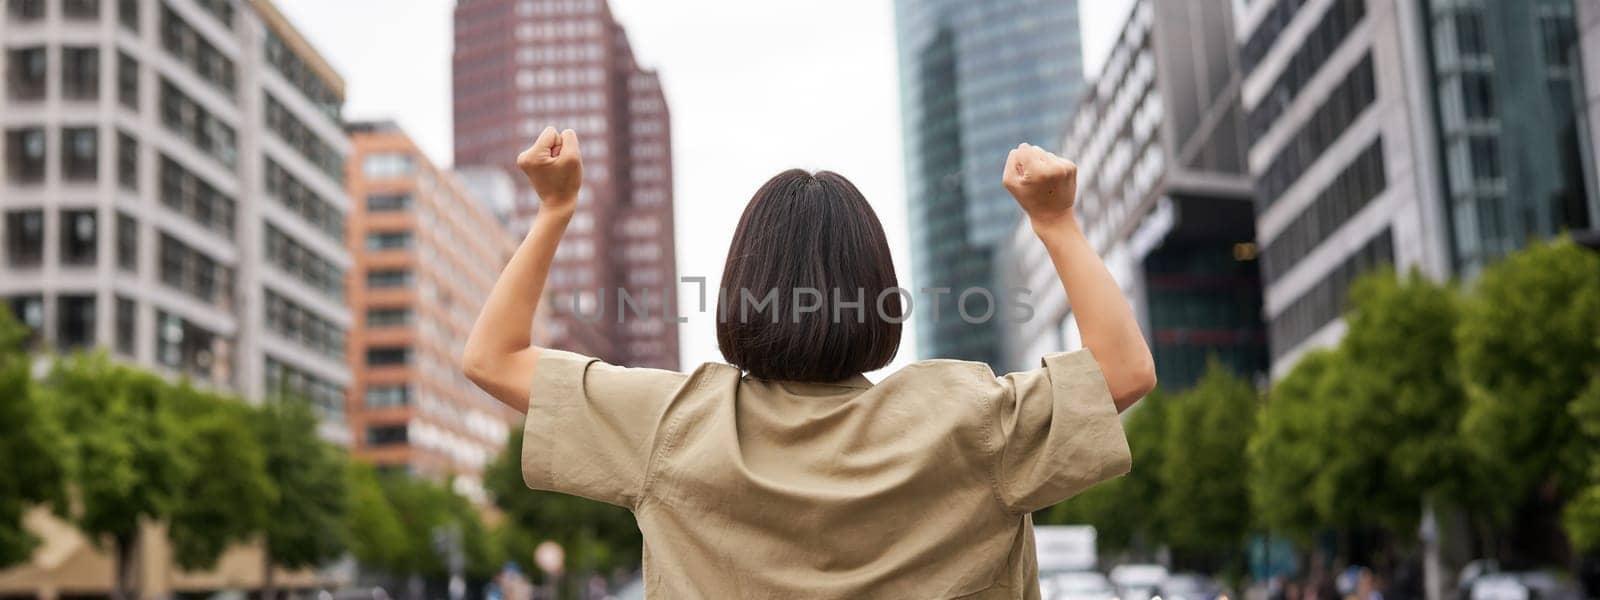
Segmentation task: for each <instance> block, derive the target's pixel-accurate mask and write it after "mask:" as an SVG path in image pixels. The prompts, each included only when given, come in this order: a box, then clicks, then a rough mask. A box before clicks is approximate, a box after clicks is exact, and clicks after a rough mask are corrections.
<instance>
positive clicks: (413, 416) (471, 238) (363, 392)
mask: <svg viewBox="0 0 1600 600" xmlns="http://www.w3.org/2000/svg"><path fill="white" fill-rule="evenodd" d="M349 131H350V137H351V142H352V144H353V145H354V148H353V151H352V153H351V155H350V160H349V161H347V166H346V175H345V177H346V179H347V181H348V184H349V190H350V197H351V211H350V227H349V236H348V237H349V248H350V253H351V256H352V257H353V258H354V259H355V260H354V265H353V266H352V268H351V277H350V286H349V287H350V305H351V308H352V309H353V311H354V313H355V314H354V315H352V321H353V323H352V324H351V327H350V353H349V354H350V361H349V362H350V371H351V373H352V374H353V375H354V381H353V383H352V385H351V394H350V406H349V414H350V426H351V432H352V437H353V439H354V442H353V443H352V444H351V448H352V449H353V450H355V452H356V455H357V456H360V457H361V458H363V459H365V460H368V461H370V462H372V463H374V464H376V465H378V467H379V468H380V469H398V470H402V471H406V472H410V473H413V474H416V475H420V476H424V477H430V478H433V479H437V480H445V479H450V480H451V483H452V484H453V485H454V486H455V489H456V492H457V493H460V494H462V495H464V496H466V497H468V498H472V499H475V500H477V501H479V502H484V501H487V497H486V496H485V495H484V493H483V485H482V481H483V477H482V476H483V468H484V465H486V464H487V463H488V462H489V461H490V460H492V459H493V458H494V457H495V456H496V455H497V454H498V453H499V452H500V448H501V446H503V445H504V443H505V437H506V431H507V430H509V429H510V428H511V427H514V426H515V425H516V423H517V420H518V419H517V417H518V415H517V413H516V412H515V411H513V410H511V409H509V408H507V407H505V406H504V405H502V404H501V403H500V402H499V401H497V400H495V399H494V398H491V397H489V395H487V394H485V393H483V392H482V391H479V390H478V388H477V386H474V385H472V383H471V382H469V381H467V379H466V377H465V376H464V375H463V374H462V373H463V372H462V369H461V353H462V351H463V350H464V349H465V344H466V339H467V334H468V332H470V331H471V329H472V325H473V321H475V320H476V319H477V317H478V312H479V311H480V310H482V309H483V301H484V299H486V298H487V297H488V296H489V289H490V288H491V287H493V286H494V280H495V277H497V276H498V275H499V272H500V267H501V266H503V265H505V263H506V260H507V259H508V258H509V257H510V256H511V252H512V250H514V249H515V247H516V245H515V243H514V242H513V241H512V237H511V234H510V232H508V231H506V229H505V228H504V227H503V226H502V225H501V223H500V221H499V218H498V217H497V216H495V215H494V214H493V213H492V212H491V211H490V210H489V209H488V208H487V207H485V206H483V205H482V204H480V203H479V202H478V201H476V200H474V199H473V198H471V197H469V196H468V194H467V193H466V191H465V190H466V188H465V187H464V186H462V185H461V184H460V183H459V182H457V181H456V178H455V177H454V175H453V174H451V173H449V172H447V171H443V170H441V169H439V168H437V167H435V166H434V165H433V163H432V161H430V160H428V157H427V156H426V155H424V154H423V153H422V151H421V150H419V149H418V148H417V146H416V144H415V143H413V142H412V141H411V138H410V137H409V136H407V135H406V134H405V132H404V131H401V130H400V129H399V127H397V126H396V125H395V124H393V123H390V122H364V123H353V124H351V125H350V126H349Z"/></svg>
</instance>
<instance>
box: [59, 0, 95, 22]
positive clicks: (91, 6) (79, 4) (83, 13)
mask: <svg viewBox="0 0 1600 600" xmlns="http://www.w3.org/2000/svg"><path fill="white" fill-rule="evenodd" d="M61 16H63V17H66V18H67V19H69V20H70V19H78V20H84V21H89V20H94V19H98V18H100V0H62V2H61Z"/></svg>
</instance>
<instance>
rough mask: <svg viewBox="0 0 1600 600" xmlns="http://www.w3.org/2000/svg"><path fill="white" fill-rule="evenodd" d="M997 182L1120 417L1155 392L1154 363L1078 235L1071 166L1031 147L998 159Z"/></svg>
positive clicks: (1128, 310)
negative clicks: (1001, 172)
mask: <svg viewBox="0 0 1600 600" xmlns="http://www.w3.org/2000/svg"><path fill="white" fill-rule="evenodd" d="M1003 181H1004V183H1005V186H1006V190H1007V191H1010V192H1011V195H1012V196H1013V197H1015V198H1016V199H1017V203H1018V204H1020V205H1022V210H1023V212H1024V213H1026V214H1027V215H1028V221H1029V223H1030V224H1032V225H1033V232H1034V234H1036V235H1038V236H1039V241H1041V242H1044V247H1045V249H1046V250H1047V251H1048V252H1049V253H1050V262H1052V263H1054V264H1055V267H1056V274H1057V275H1058V276H1060V277H1061V285H1062V287H1064V288H1065V289H1066V292H1067V301H1068V303H1070V305H1071V306H1072V314H1073V317H1074V318H1076V319H1077V320H1078V330H1079V331H1080V332H1081V333H1082V334H1083V345H1084V346H1085V347H1087V348H1089V351H1090V353H1092V354H1094V359H1095V362H1097V363H1099V364H1100V371H1101V372H1102V373H1104V374H1105V378H1106V386H1107V387H1109V388H1111V397H1112V398H1113V399H1114V400H1115V401H1116V404H1117V411H1118V412H1121V411H1123V410H1126V409H1127V408H1128V407H1129V406H1132V405H1133V403H1134V402H1138V401H1139V399H1140V398H1143V397H1144V395H1145V394H1148V393H1150V390H1151V389H1153V388H1155V386H1156V367H1155V361H1154V360H1153V359H1152V358H1151V357H1150V347H1149V346H1147V345H1146V344H1145V341H1144V334H1143V333H1140V332H1139V322H1138V321H1137V320H1135V319H1134V316H1133V308H1132V307H1130V306H1128V301H1127V299H1126V298H1124V297H1123V296H1122V290H1121V289H1120V288H1118V287H1117V282H1116V280H1114V279H1112V278H1111V272H1110V271H1108V270H1106V265H1105V263H1104V262H1102V261H1101V260H1100V256H1099V255H1097V254H1095V251H1094V248H1093V247H1091V246H1090V245H1089V240H1088V239H1087V238H1085V237H1084V235H1083V231H1082V230H1081V229H1079V228H1078V218H1077V215H1076V214H1075V213H1074V212H1073V210H1072V208H1073V204H1074V202H1076V200H1077V196H1078V166H1077V165H1075V164H1073V163H1072V161H1069V160H1067V159H1064V158H1061V157H1058V156H1056V155H1054V154H1051V153H1049V152H1046V151H1044V150H1043V149H1041V148H1039V147H1038V146H1030V145H1028V144H1022V145H1020V146H1017V149H1016V150H1012V151H1011V154H1010V155H1009V156H1007V157H1006V172H1005V177H1004V179H1003Z"/></svg>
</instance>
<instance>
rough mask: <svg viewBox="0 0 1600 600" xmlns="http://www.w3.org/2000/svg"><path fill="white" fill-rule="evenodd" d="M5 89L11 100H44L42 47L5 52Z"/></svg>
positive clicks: (43, 57) (46, 73) (43, 52)
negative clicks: (9, 92) (7, 90)
mask: <svg viewBox="0 0 1600 600" xmlns="http://www.w3.org/2000/svg"><path fill="white" fill-rule="evenodd" d="M6 64H7V65H8V67H7V69H6V88H8V89H10V90H11V99H12V100H41V99H43V98H44V89H45V78H46V77H48V76H49V75H48V72H47V71H46V70H45V50H44V46H34V47H32V48H17V49H14V50H10V51H7V52H6Z"/></svg>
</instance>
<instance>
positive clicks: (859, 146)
mask: <svg viewBox="0 0 1600 600" xmlns="http://www.w3.org/2000/svg"><path fill="white" fill-rule="evenodd" d="M1046 1H1049V0H1046ZM276 2H277V4H278V6H279V8H280V9H281V10H282V11H283V12H284V14H285V15H287V16H288V17H289V19H290V20H291V21H292V22H293V23H294V24H295V26H296V27H298V28H299V29H300V31H301V32H302V33H304V34H305V36H306V37H307V38H308V39H309V40H310V41H311V43H312V44H313V45H314V46H316V47H317V48H318V49H319V50H320V51H321V52H322V54H323V56H325V57H326V58H327V59H328V61H329V62H330V63H332V64H333V66H334V68H335V69H336V70H338V71H339V72H340V73H341V74H342V75H343V76H344V78H345V84H346V85H345V115H346V118H348V119H352V120H360V119H392V120H394V121H396V122H397V123H399V124H400V126H401V127H402V128H403V129H405V130H406V132H407V133H409V134H410V135H411V137H412V139H414V140H416V142H417V144H418V145H419V146H421V147H422V149H423V151H424V152H426V153H428V155H429V156H430V157H432V158H433V160H434V162H435V163H437V164H439V165H444V166H448V165H449V164H450V160H451V154H452V152H451V143H452V142H451V113H450V111H451V108H450V52H451V47H452V39H451V10H452V7H453V6H454V2H453V0H339V1H337V2H329V1H328V0H276ZM610 3H611V10H612V12H613V14H615V15H616V17H617V20H618V21H620V22H621V23H622V25H623V26H624V27H625V28H626V29H627V32H628V37H629V40H630V41H631V43H632V44H633V49H634V54H635V56H636V58H637V59H638V61H639V62H640V63H641V65H643V66H644V67H645V68H650V69H655V70H657V71H658V72H659V73H660V75H661V81H662V88H663V89H664V91H665V93H666V97H667V105H668V107H669V110H670V111H671V114H672V145H673V162H674V165H673V167H674V169H673V171H674V173H673V175H674V177H675V181H674V183H675V189H674V200H675V202H676V207H675V219H676V221H677V258H678V274H679V276H681V277H705V278H706V280H707V281H709V282H713V285H714V283H715V282H716V281H719V280H720V279H721V275H722V273H721V271H722V263H723V258H724V255H725V253H726V252H727V249H728V243H729V241H730V240H731V239H732V237H733V229H734V226H735V225H736V224H737V222H738V219H739V214H740V212H741V211H742V210H743V208H744V204H745V203H746V202H747V201H749V199H750V195H751V194H752V193H754V192H755V190H756V188H757V187H759V186H760V185H761V183H762V182H763V181H765V180H766V179H767V178H768V177H770V176H772V175H773V174H776V173H777V172H779V171H782V170H784V169H788V168H792V167H800V168H805V169H828V170H832V171H837V172H839V173H841V174H843V175H844V176H846V177H848V178H849V179H850V180H851V181H852V182H854V183H855V184H856V187H858V188H860V189H861V192H862V193H863V194H864V195H865V196H866V197H867V199H868V201H869V202H871V203H872V205H873V209H874V210H875V211H876V212H877V213H878V216H879V218H880V219H882V220H883V225H884V229H885V232H886V234H887V235H888V237H889V244H890V249H891V252H892V253H893V255H894V260H895V265H896V267H897V270H898V276H899V279H900V285H901V287H904V288H907V289H916V288H915V282H914V281H912V279H911V260H910V259H911V257H910V250H909V247H908V242H907V240H908V238H909V235H908V233H907V231H906V204H905V173H904V171H903V170H902V168H901V163H902V154H901V144H900V142H901V135H900V134H901V132H900V116H899V110H900V100H899V75H898V73H897V68H896V62H897V57H896V50H895V32H894V6H893V3H892V2H891V1H889V0H872V1H864V0H818V1H811V2H799V1H795V0H765V1H760V2H751V1H749V0H715V1H714V0H674V1H672V2H663V1H661V0H610ZM1131 4H1132V0H1087V1H1084V2H1080V3H1079V11H1080V18H1079V21H1080V23H1081V28H1082V31H1081V36H1082V39H1083V44H1084V66H1085V70H1086V72H1087V73H1089V75H1090V77H1092V76H1093V74H1095V73H1098V72H1099V68H1100V65H1101V64H1102V63H1103V62H1104V61H1105V55H1106V54H1107V53H1108V50H1109V47H1110V45H1111V43H1113V42H1114V41H1115V37H1116V34H1117V32H1118V31H1120V29H1121V25H1122V22H1123V21H1124V20H1125V19H1126V18H1127V11H1128V7H1129V6H1130V5H1131ZM557 126H559V124H557ZM530 141H531V140H530ZM1046 143H1048V142H1046ZM696 291H697V290H696V289H695V286H694V285H685V286H682V289H680V295H681V296H682V298H683V299H682V300H681V302H685V303H684V304H682V305H683V306H685V307H686V308H687V307H692V306H694V305H697V304H698V298H697V296H696ZM908 325H911V323H909V322H908ZM680 338H681V350H682V364H683V365H684V366H686V367H688V366H692V365H697V364H699V363H701V362H706V361H719V360H721V355H720V354H719V353H718V352H717V347H716V346H717V344H716V333H715V324H714V321H713V319H712V315H711V314H691V315H689V322H688V323H685V324H684V325H683V326H682V329H681V330H680ZM915 358H916V342H915V331H914V329H911V328H909V327H908V329H907V330H906V332H905V336H904V341H903V343H902V346H901V351H900V355H899V356H898V357H897V358H896V360H895V362H894V363H892V364H891V365H890V367H889V368H890V369H893V368H895V367H897V366H899V365H902V364H905V363H908V362H910V361H912V360H914V359H915Z"/></svg>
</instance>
